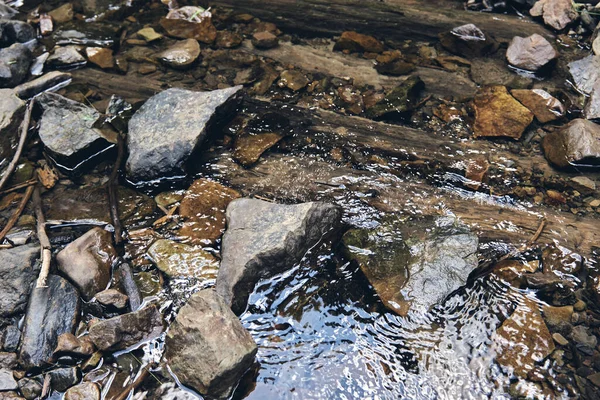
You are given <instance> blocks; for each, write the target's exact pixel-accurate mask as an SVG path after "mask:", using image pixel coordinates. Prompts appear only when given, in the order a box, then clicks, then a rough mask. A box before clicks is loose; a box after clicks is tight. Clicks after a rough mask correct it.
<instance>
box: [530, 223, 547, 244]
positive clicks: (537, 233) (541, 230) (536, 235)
mask: <svg viewBox="0 0 600 400" xmlns="http://www.w3.org/2000/svg"><path fill="white" fill-rule="evenodd" d="M545 226H546V218H542V221H541V222H540V226H538V228H537V231H535V234H534V235H533V237H532V238H531V239H529V243H530V244H533V243H535V241H536V240H538V238H539V237H540V235H541V234H542V232H543V231H544V227H545Z"/></svg>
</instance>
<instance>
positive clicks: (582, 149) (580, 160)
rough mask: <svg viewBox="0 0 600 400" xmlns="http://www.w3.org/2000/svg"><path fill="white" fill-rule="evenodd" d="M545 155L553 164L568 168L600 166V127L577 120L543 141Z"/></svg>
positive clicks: (589, 122)
mask: <svg viewBox="0 0 600 400" xmlns="http://www.w3.org/2000/svg"><path fill="white" fill-rule="evenodd" d="M542 147H543V149H544V155H545V156H546V159H547V160H548V161H550V162H551V163H552V164H554V165H556V166H558V167H562V168H567V167H577V166H585V165H598V164H600V126H598V125H596V124H595V123H593V122H591V121H588V120H585V119H575V120H573V121H571V122H570V123H569V124H568V125H566V126H565V127H563V128H562V129H561V130H559V131H557V132H553V133H550V134H548V135H546V137H544V140H543V141H542Z"/></svg>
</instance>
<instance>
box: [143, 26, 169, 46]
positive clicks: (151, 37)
mask: <svg viewBox="0 0 600 400" xmlns="http://www.w3.org/2000/svg"><path fill="white" fill-rule="evenodd" d="M137 35H138V36H139V37H141V38H142V39H144V41H145V42H147V43H150V42H154V41H155V40H159V39H162V37H163V35H161V34H160V33H157V32H156V31H155V30H154V29H153V28H150V27H147V28H143V29H140V30H139V31H137Z"/></svg>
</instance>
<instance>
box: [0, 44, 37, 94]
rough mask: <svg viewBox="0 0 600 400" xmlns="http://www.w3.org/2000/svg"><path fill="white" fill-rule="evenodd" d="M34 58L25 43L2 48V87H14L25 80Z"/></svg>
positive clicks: (0, 73)
mask: <svg viewBox="0 0 600 400" xmlns="http://www.w3.org/2000/svg"><path fill="white" fill-rule="evenodd" d="M32 60H33V56H32V54H31V50H29V48H28V47H27V46H25V45H23V44H20V43H15V44H13V45H12V46H10V47H7V48H4V49H0V88H12V87H15V86H16V85H18V84H19V83H21V82H23V81H24V80H25V78H26V77H27V76H28V75H29V67H30V66H31V62H32Z"/></svg>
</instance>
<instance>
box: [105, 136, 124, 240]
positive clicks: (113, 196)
mask: <svg viewBox="0 0 600 400" xmlns="http://www.w3.org/2000/svg"><path fill="white" fill-rule="evenodd" d="M117 140H118V142H117V149H118V150H117V159H116V161H115V165H114V166H113V170H112V172H111V174H110V178H109V179H108V201H109V203H110V217H111V219H112V223H113V226H114V228H115V243H116V244H117V245H119V244H121V242H122V241H123V237H122V232H123V229H122V228H121V221H119V200H118V198H117V178H118V176H119V169H120V168H121V164H122V163H123V157H124V154H125V138H124V137H123V135H122V134H119V135H118V139H117Z"/></svg>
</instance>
